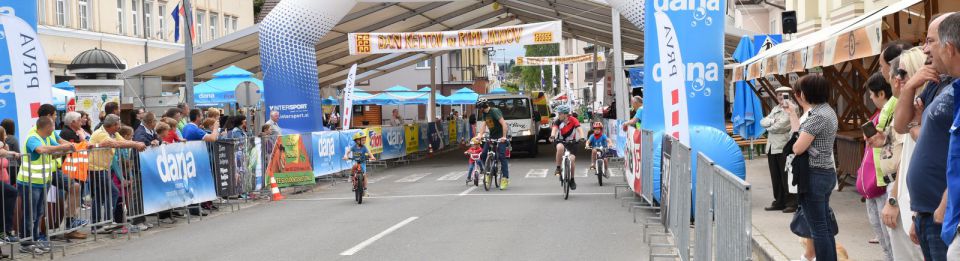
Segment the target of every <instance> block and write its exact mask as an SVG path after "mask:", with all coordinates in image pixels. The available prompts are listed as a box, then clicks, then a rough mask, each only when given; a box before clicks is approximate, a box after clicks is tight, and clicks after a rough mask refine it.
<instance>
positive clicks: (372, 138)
mask: <svg viewBox="0 0 960 261" xmlns="http://www.w3.org/2000/svg"><path fill="white" fill-rule="evenodd" d="M363 131H365V132H367V148H369V149H370V153H373V154H380V153H382V152H383V134H382V132H381V131H380V127H368V128H366V129H363Z"/></svg>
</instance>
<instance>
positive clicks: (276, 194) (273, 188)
mask: <svg viewBox="0 0 960 261" xmlns="http://www.w3.org/2000/svg"><path fill="white" fill-rule="evenodd" d="M270 192H273V201H281V200H283V194H280V187H277V179H276V178H274V177H273V175H270Z"/></svg>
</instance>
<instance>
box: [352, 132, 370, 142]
mask: <svg viewBox="0 0 960 261" xmlns="http://www.w3.org/2000/svg"><path fill="white" fill-rule="evenodd" d="M366 137H367V132H366V131H358V132H357V133H355V134H353V140H357V139H363V138H366Z"/></svg>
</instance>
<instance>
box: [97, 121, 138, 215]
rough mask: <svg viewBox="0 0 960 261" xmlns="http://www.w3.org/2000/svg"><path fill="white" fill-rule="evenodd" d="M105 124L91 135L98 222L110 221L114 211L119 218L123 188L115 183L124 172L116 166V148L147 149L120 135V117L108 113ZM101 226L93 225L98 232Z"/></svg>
mask: <svg viewBox="0 0 960 261" xmlns="http://www.w3.org/2000/svg"><path fill="white" fill-rule="evenodd" d="M102 125H103V126H101V128H99V129H97V130H96V131H94V132H93V135H91V136H90V143H91V144H92V145H93V146H94V148H95V149H93V151H91V152H90V182H91V186H92V190H93V195H94V199H93V210H92V212H93V213H92V215H93V223H94V224H97V223H99V222H100V221H103V220H109V218H111V216H110V214H109V213H113V216H112V217H113V218H116V210H115V209H116V208H115V206H117V204H118V202H119V193H120V190H119V188H118V187H117V186H115V184H114V182H113V178H115V177H117V178H119V177H118V176H119V175H122V173H118V172H116V170H114V169H113V168H112V166H113V157H114V154H115V153H116V150H115V149H117V148H126V149H136V150H137V151H143V150H144V149H145V148H146V146H145V145H144V144H142V143H139V142H135V141H127V140H124V139H123V137H121V136H120V133H119V131H120V127H121V126H120V116H117V115H115V114H110V115H107V116H106V117H104V119H103V124H102ZM96 148H108V149H96ZM107 200H109V201H107ZM99 229H100V227H99V226H94V227H93V230H94V231H95V232H97V231H99Z"/></svg>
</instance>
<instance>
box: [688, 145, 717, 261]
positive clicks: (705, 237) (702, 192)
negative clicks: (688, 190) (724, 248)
mask: <svg viewBox="0 0 960 261" xmlns="http://www.w3.org/2000/svg"><path fill="white" fill-rule="evenodd" d="M713 178H714V162H713V160H710V158H709V157H707V156H706V155H703V153H697V188H696V191H697V196H696V207H695V210H696V212H695V217H694V220H695V224H696V226H695V227H694V233H695V239H694V240H695V241H694V244H693V247H694V250H693V252H694V257H693V259H694V260H713V256H712V255H711V254H712V253H713V252H712V250H713V249H712V246H713Z"/></svg>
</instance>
